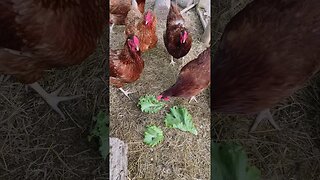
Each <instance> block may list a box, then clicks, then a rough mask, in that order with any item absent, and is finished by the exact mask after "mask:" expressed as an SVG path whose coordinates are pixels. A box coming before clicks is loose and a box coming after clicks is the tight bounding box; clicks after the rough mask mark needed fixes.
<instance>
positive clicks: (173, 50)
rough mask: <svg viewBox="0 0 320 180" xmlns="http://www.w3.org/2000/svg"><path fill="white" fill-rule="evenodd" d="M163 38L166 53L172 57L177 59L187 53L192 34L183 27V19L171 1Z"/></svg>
mask: <svg viewBox="0 0 320 180" xmlns="http://www.w3.org/2000/svg"><path fill="white" fill-rule="evenodd" d="M163 39H164V44H165V46H166V49H167V51H168V53H169V54H170V55H172V56H173V57H174V58H177V59H178V58H181V57H183V56H185V55H187V54H188V53H189V51H190V49H191V45H192V36H191V34H190V32H189V30H188V29H187V28H186V27H185V21H184V19H183V17H182V15H181V14H180V10H179V8H178V7H177V5H176V4H175V3H173V2H171V6H170V10H169V13H168V16H167V28H166V32H165V33H164V34H163ZM182 40H183V41H184V42H182Z"/></svg>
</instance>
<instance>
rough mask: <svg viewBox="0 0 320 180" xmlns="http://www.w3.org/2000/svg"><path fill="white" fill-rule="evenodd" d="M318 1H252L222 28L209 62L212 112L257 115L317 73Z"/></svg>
mask: <svg viewBox="0 0 320 180" xmlns="http://www.w3.org/2000/svg"><path fill="white" fill-rule="evenodd" d="M319 8H320V1H318V0H308V1H302V0H255V1H253V2H252V3H250V4H249V5H248V6H247V7H246V8H245V9H243V10H242V11H241V12H240V13H239V14H237V15H236V16H235V17H234V18H232V20H231V21H230V23H229V24H228V25H227V26H226V28H225V31H224V33H223V36H222V39H221V41H220V44H219V47H218V50H217V53H216V54H215V56H214V59H213V76H212V82H213V87H212V88H213V94H212V95H211V100H212V105H213V110H214V111H216V112H223V113H240V114H248V113H257V112H261V113H260V114H259V115H258V117H257V119H256V122H255V123H254V125H253V126H252V128H251V131H253V130H255V129H256V127H257V125H258V123H259V122H260V121H261V120H263V119H267V120H269V121H270V122H271V123H272V124H273V125H274V126H275V127H276V128H277V129H278V128H279V127H278V125H276V123H275V122H274V121H273V118H272V115H271V113H270V111H269V108H271V107H273V106H274V105H276V104H277V103H278V102H279V101H281V100H282V99H284V98H286V97H288V96H290V95H292V94H293V93H294V92H295V91H296V90H298V89H300V88H301V87H303V86H304V85H305V83H306V81H308V80H309V79H310V78H311V77H312V76H313V75H314V74H315V73H317V72H318V71H319V69H320V51H319V47H320V11H319Z"/></svg>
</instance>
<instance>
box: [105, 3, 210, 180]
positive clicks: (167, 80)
mask: <svg viewBox="0 0 320 180" xmlns="http://www.w3.org/2000/svg"><path fill="white" fill-rule="evenodd" d="M153 6H154V1H151V2H149V1H148V4H147V8H151V9H153ZM184 17H185V19H186V21H188V25H189V27H190V30H191V33H192V36H193V39H194V40H193V46H192V49H191V51H190V52H189V53H188V55H187V56H185V61H186V62H189V61H190V60H192V59H194V58H195V57H197V56H198V54H199V53H201V52H202V51H203V50H204V49H205V46H204V45H203V44H202V43H201V42H200V37H201V34H202V33H203V28H202V26H201V23H200V20H199V18H198V15H197V14H196V13H195V9H192V10H191V11H190V12H188V13H187V14H186V15H184ZM164 30H165V22H160V21H158V26H157V35H158V38H159V42H158V45H157V47H156V48H154V49H152V50H150V51H148V52H146V53H145V54H143V55H142V58H143V59H144V60H145V68H144V70H143V73H142V75H141V78H140V79H139V80H138V81H136V82H135V83H132V84H128V85H126V86H125V87H124V89H125V90H127V89H130V90H131V91H137V92H135V93H134V94H131V95H130V96H131V98H132V100H129V99H128V98H127V97H125V96H124V94H122V93H121V92H120V91H119V90H118V89H116V88H114V87H111V88H110V137H117V138H119V139H121V140H123V141H125V142H126V143H128V146H129V153H128V154H129V162H128V165H129V177H130V179H152V180H154V179H161V180H166V179H168V180H173V179H179V180H180V179H188V180H189V179H209V175H210V111H209V90H206V91H204V92H203V93H201V94H200V95H199V96H197V100H198V103H194V102H192V103H190V104H189V103H188V100H187V99H180V98H173V99H172V100H171V102H170V103H169V104H168V106H167V107H166V108H165V110H162V111H161V112H160V113H158V114H151V115H150V114H146V113H142V112H141V111H140V109H139V107H137V103H138V99H139V97H141V96H143V95H146V94H151V95H158V94H159V93H160V92H162V91H163V90H165V89H166V88H169V87H170V86H171V85H172V84H173V83H175V81H176V78H177V75H178V73H179V71H180V69H181V67H182V66H183V64H182V61H181V60H176V62H177V63H176V65H175V66H172V65H170V64H169V63H170V56H169V54H168V53H167V51H166V49H165V47H164V44H163V38H162V32H163V31H164ZM123 32H124V26H115V27H114V34H113V35H112V36H111V37H110V45H111V47H110V48H112V49H117V48H123V45H124V41H125V36H124V34H123ZM186 62H185V63H186ZM173 105H181V106H184V107H186V108H187V109H188V111H189V112H190V113H191V114H192V116H193V120H194V123H195V126H196V127H197V129H198V131H199V134H198V135H197V136H194V135H192V134H190V133H185V132H182V131H180V130H176V129H168V128H165V127H164V121H163V120H164V117H165V113H166V112H168V110H169V108H170V107H172V106H173ZM152 124H154V125H157V126H160V127H161V128H162V130H163V131H164V134H165V140H164V142H162V143H161V144H160V145H158V146H156V147H155V148H149V147H148V146H146V145H144V144H143V132H144V131H145V126H147V125H152Z"/></svg>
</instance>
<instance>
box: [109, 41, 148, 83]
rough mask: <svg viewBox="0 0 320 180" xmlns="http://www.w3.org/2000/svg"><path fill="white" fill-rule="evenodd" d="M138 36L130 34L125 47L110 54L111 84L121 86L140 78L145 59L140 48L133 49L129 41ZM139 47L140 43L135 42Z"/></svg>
mask: <svg viewBox="0 0 320 180" xmlns="http://www.w3.org/2000/svg"><path fill="white" fill-rule="evenodd" d="M134 38H137V37H136V36H133V35H130V36H128V38H127V41H126V43H125V45H124V49H117V50H111V49H110V56H109V75H110V84H112V85H114V86H115V87H117V88H121V87H122V86H123V85H124V84H125V83H132V82H134V81H136V80H138V79H139V77H140V74H141V73H142V70H143V68H144V61H143V60H142V58H141V53H140V51H139V50H135V49H132V47H130V46H129V43H130V42H131V41H133V40H135V39H134ZM135 44H136V45H137V47H139V45H138V44H139V43H135Z"/></svg>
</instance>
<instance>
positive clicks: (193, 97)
mask: <svg viewBox="0 0 320 180" xmlns="http://www.w3.org/2000/svg"><path fill="white" fill-rule="evenodd" d="M192 100H194V101H195V102H196V103H198V101H197V99H196V97H195V96H192V97H191V98H190V101H189V103H191V101H192Z"/></svg>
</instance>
